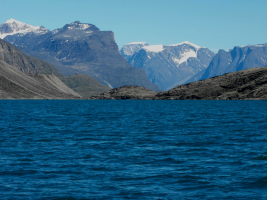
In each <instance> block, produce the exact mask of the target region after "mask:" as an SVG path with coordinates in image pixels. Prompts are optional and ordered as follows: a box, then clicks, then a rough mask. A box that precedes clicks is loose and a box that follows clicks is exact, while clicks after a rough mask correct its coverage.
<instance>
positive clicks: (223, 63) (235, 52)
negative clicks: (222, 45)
mask: <svg viewBox="0 0 267 200" xmlns="http://www.w3.org/2000/svg"><path fill="white" fill-rule="evenodd" d="M265 66H267V44H260V45H248V46H243V47H234V48H233V49H230V50H229V51H225V50H220V51H219V52H218V53H217V54H216V56H215V57H214V58H213V60H212V61H211V62H210V64H209V66H208V68H207V69H206V70H205V71H203V72H201V73H199V74H196V75H195V76H193V77H192V78H190V79H189V80H188V81H187V83H190V82H193V81H198V80H204V79H207V78H211V77H214V76H219V75H223V74H226V73H230V72H236V71H240V70H244V69H248V68H257V67H265Z"/></svg>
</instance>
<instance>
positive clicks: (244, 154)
mask: <svg viewBox="0 0 267 200" xmlns="http://www.w3.org/2000/svg"><path fill="white" fill-rule="evenodd" d="M0 113H1V115H0V136H1V137H0V199H1V200H2V199H23V200H24V199H62V200H63V199H68V200H71V199H201V200H202V199H266V198H267V130H266V128H267V101H81V100H80V101H79V100H76V101H75V100H73V101H64V100H63V101H47V100H44V101H42V100H41V101H40V100H36V101H0Z"/></svg>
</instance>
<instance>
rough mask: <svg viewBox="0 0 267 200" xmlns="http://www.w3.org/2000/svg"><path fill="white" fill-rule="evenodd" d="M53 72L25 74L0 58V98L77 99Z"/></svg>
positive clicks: (74, 93)
mask: <svg viewBox="0 0 267 200" xmlns="http://www.w3.org/2000/svg"><path fill="white" fill-rule="evenodd" d="M80 97H81V96H80V95H78V94H77V93H76V92H74V91H73V90H71V89H70V88H68V87H67V86H66V85H65V84H64V83H62V82H61V81H60V80H59V79H58V78H57V77H56V76H55V75H54V74H30V75H29V74H25V73H23V72H21V71H20V70H19V69H18V68H17V67H14V66H11V65H9V64H7V63H6V62H5V61H3V60H2V58H0V99H77V98H80Z"/></svg>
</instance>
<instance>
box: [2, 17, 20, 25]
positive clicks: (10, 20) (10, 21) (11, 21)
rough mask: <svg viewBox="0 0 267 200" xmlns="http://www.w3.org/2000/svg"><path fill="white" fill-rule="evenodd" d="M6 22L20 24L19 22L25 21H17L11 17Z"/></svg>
mask: <svg viewBox="0 0 267 200" xmlns="http://www.w3.org/2000/svg"><path fill="white" fill-rule="evenodd" d="M5 23H7V24H12V23H17V24H19V23H23V22H20V21H17V20H15V19H12V18H10V19H8V20H6V21H5ZM23 24H24V23H23Z"/></svg>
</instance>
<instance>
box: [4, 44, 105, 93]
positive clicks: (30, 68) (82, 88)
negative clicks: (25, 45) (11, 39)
mask: <svg viewBox="0 0 267 200" xmlns="http://www.w3.org/2000/svg"><path fill="white" fill-rule="evenodd" d="M0 59H2V60H3V61H4V62H5V63H6V64H9V65H11V66H13V67H16V68H17V69H18V70H20V71H21V72H24V73H25V74H28V75H31V77H32V76H34V75H36V74H49V75H51V74H53V75H55V76H57V78H59V79H60V80H61V81H62V82H63V83H65V84H66V85H67V86H68V87H70V88H71V89H73V90H74V91H75V92H77V93H79V94H80V95H81V96H82V97H83V98H87V97H89V96H91V95H94V94H100V93H103V92H106V91H109V90H110V88H109V87H108V86H105V85H103V84H101V83H100V82H98V81H97V80H95V79H94V78H92V77H90V76H87V75H82V74H81V75H79V74H76V75H72V76H68V77H64V76H63V75H62V74H61V73H60V72H59V71H58V70H57V69H56V68H55V67H54V66H53V65H51V64H49V63H47V62H45V61H42V60H40V59H38V58H35V57H32V56H27V55H25V54H24V53H22V52H21V51H20V50H19V49H17V48H16V47H14V46H13V45H11V44H10V43H8V42H5V41H4V40H1V39H0ZM58 81H59V80H58Z"/></svg>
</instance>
